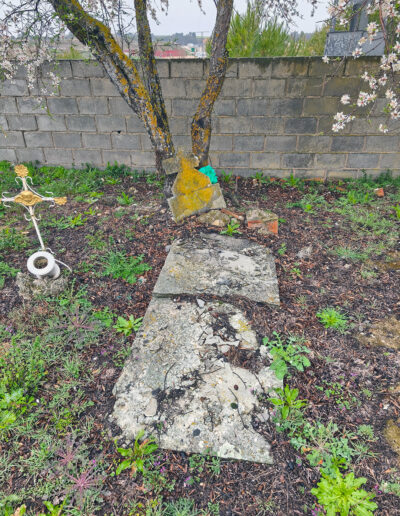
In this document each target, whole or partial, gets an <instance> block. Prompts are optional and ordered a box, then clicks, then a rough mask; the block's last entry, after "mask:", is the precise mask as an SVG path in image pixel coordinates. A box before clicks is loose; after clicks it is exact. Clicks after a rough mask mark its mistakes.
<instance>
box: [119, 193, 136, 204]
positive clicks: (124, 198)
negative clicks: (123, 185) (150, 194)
mask: <svg viewBox="0 0 400 516" xmlns="http://www.w3.org/2000/svg"><path fill="white" fill-rule="evenodd" d="M117 201H118V202H119V204H120V205H121V206H130V205H131V204H132V203H133V202H134V199H133V197H129V195H127V194H126V193H125V192H122V193H121V195H120V196H119V197H117Z"/></svg>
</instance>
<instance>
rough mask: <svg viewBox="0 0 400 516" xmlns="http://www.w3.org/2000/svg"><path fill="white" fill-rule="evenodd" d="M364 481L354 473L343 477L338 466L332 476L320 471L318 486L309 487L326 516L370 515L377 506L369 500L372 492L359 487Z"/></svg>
mask: <svg viewBox="0 0 400 516" xmlns="http://www.w3.org/2000/svg"><path fill="white" fill-rule="evenodd" d="M366 482H367V479H366V478H363V477H360V478H355V476H354V473H348V474H347V475H346V476H345V477H343V475H342V473H341V471H339V468H336V469H335V475H334V476H331V475H326V474H325V473H322V480H321V481H320V482H318V484H317V485H318V487H314V488H313V489H311V493H312V494H313V495H314V496H316V497H317V499H318V503H319V504H320V505H322V506H323V507H324V509H325V510H326V514H327V516H335V514H337V513H339V514H340V515H341V516H347V515H354V516H372V515H373V513H374V511H375V510H376V509H377V508H378V506H377V504H376V503H375V502H371V499H372V498H374V497H375V494H374V493H368V492H367V491H365V490H364V489H360V486H362V485H363V484H365V483H366Z"/></svg>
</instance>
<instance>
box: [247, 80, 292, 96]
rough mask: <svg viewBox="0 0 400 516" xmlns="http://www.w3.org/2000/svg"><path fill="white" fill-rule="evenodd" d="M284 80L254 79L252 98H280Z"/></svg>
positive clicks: (283, 89) (283, 88)
mask: <svg viewBox="0 0 400 516" xmlns="http://www.w3.org/2000/svg"><path fill="white" fill-rule="evenodd" d="M284 91H285V79H269V78H266V79H254V92H253V95H254V97H281V96H282V94H283V92H284Z"/></svg>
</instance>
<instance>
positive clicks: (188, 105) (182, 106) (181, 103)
mask: <svg viewBox="0 0 400 516" xmlns="http://www.w3.org/2000/svg"><path fill="white" fill-rule="evenodd" d="M198 103H199V102H198V100H197V99H196V100H192V99H172V113H173V115H174V116H190V117H193V115H194V114H195V112H196V109H197V105H198Z"/></svg>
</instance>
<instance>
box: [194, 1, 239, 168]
mask: <svg viewBox="0 0 400 516" xmlns="http://www.w3.org/2000/svg"><path fill="white" fill-rule="evenodd" d="M232 9H233V0H218V4H217V18H216V21H215V27H214V31H213V36H212V44H211V49H212V50H211V57H210V67H209V72H208V77H207V82H206V86H205V88H204V90H203V93H202V96H201V99H200V103H199V106H198V108H197V111H196V114H195V115H194V118H193V120H192V151H193V154H195V155H196V156H198V158H199V160H200V167H204V166H206V165H207V164H208V152H209V149H210V141H211V113H212V110H213V108H214V103H215V101H216V99H217V98H218V95H219V93H220V91H221V88H222V85H223V83H224V79H225V73H226V68H227V65H228V52H227V50H226V41H227V37H228V31H229V24H230V20H231V16H232Z"/></svg>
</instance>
